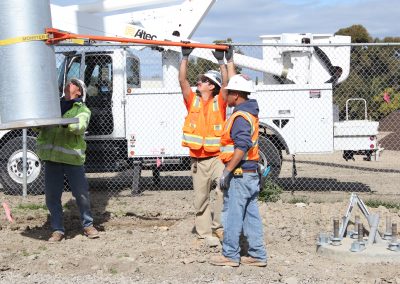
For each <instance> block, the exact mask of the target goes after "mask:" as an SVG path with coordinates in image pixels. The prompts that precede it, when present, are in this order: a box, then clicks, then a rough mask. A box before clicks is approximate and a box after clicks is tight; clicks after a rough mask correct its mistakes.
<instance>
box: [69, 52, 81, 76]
mask: <svg viewBox="0 0 400 284" xmlns="http://www.w3.org/2000/svg"><path fill="white" fill-rule="evenodd" d="M80 74H81V57H80V56H78V57H74V58H73V59H72V60H71V62H70V63H69V68H68V72H67V78H66V82H68V81H69V80H70V79H71V78H80Z"/></svg>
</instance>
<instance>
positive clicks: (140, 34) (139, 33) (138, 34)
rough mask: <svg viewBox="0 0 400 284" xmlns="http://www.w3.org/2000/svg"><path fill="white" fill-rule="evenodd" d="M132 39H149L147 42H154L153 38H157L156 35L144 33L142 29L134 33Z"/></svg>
mask: <svg viewBox="0 0 400 284" xmlns="http://www.w3.org/2000/svg"><path fill="white" fill-rule="evenodd" d="M134 37H138V38H142V39H149V40H154V39H155V38H157V36H156V35H152V34H149V33H146V31H144V30H142V29H138V30H137V31H136V33H135V35H134Z"/></svg>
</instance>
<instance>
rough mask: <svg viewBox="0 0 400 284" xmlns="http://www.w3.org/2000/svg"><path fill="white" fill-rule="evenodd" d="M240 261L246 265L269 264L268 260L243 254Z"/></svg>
mask: <svg viewBox="0 0 400 284" xmlns="http://www.w3.org/2000/svg"><path fill="white" fill-rule="evenodd" d="M240 263H241V264H245V265H251V266H258V267H265V266H267V262H266V261H262V260H259V259H257V258H254V257H251V256H242V257H241V258H240Z"/></svg>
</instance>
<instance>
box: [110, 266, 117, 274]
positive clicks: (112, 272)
mask: <svg viewBox="0 0 400 284" xmlns="http://www.w3.org/2000/svg"><path fill="white" fill-rule="evenodd" d="M110 273H111V274H112V275H115V274H117V273H118V271H117V269H115V268H114V267H111V268H110Z"/></svg>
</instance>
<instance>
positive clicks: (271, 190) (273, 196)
mask: <svg viewBox="0 0 400 284" xmlns="http://www.w3.org/2000/svg"><path fill="white" fill-rule="evenodd" d="M282 193H283V189H282V188H281V187H280V186H279V185H277V184H276V183H274V182H272V181H271V180H269V179H268V180H267V181H266V182H265V185H264V188H263V189H262V190H261V191H260V194H259V196H258V200H260V201H262V202H277V201H278V200H279V199H281V194H282Z"/></svg>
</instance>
